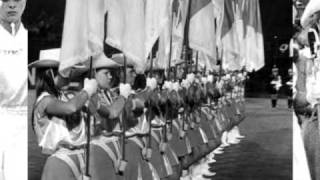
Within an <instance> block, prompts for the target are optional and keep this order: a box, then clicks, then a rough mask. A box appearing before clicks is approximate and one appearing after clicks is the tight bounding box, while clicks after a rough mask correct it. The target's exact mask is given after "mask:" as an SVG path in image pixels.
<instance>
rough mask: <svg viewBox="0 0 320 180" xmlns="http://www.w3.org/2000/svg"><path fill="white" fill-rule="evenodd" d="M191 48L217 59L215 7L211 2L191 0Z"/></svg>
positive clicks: (207, 0)
mask: <svg viewBox="0 0 320 180" xmlns="http://www.w3.org/2000/svg"><path fill="white" fill-rule="evenodd" d="M190 3H191V7H190V24H189V46H190V48H192V49H194V50H197V51H200V52H203V53H205V54H207V55H208V56H210V57H211V58H215V57H216V39H215V38H216V37H215V33H214V32H215V22H214V6H213V3H212V2H211V0H191V1H190Z"/></svg>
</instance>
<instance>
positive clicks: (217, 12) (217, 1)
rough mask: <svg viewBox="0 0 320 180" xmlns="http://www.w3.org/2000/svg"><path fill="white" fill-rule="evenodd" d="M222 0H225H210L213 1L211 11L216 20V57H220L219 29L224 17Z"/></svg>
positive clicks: (220, 29)
mask: <svg viewBox="0 0 320 180" xmlns="http://www.w3.org/2000/svg"><path fill="white" fill-rule="evenodd" d="M224 1H225V0H212V3H213V7H214V9H213V13H214V18H215V22H216V31H215V34H216V46H217V53H218V56H217V57H218V58H219V59H221V58H222V42H221V33H222V32H221V31H222V25H223V18H224Z"/></svg>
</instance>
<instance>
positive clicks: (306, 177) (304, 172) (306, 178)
mask: <svg viewBox="0 0 320 180" xmlns="http://www.w3.org/2000/svg"><path fill="white" fill-rule="evenodd" d="M292 116H293V118H292V120H293V122H292V126H293V128H292V130H293V135H292V136H293V141H292V142H293V144H292V146H293V154H292V155H293V157H292V165H293V167H292V168H293V169H292V173H293V180H311V177H310V171H309V166H308V161H307V156H306V151H305V148H304V144H303V140H302V136H301V128H300V126H299V124H298V119H297V117H296V116H295V114H294V113H292Z"/></svg>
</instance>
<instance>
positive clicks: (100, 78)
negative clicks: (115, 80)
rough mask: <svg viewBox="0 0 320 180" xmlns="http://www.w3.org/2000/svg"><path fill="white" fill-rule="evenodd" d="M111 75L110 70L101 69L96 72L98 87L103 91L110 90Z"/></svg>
mask: <svg viewBox="0 0 320 180" xmlns="http://www.w3.org/2000/svg"><path fill="white" fill-rule="evenodd" d="M111 79H112V76H111V73H110V71H109V70H108V69H101V70H99V71H97V72H96V80H97V82H98V85H99V87H100V88H102V89H110V88H111V86H110V84H111Z"/></svg>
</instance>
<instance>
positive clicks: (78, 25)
mask: <svg viewBox="0 0 320 180" xmlns="http://www.w3.org/2000/svg"><path fill="white" fill-rule="evenodd" d="M79 19H81V21H79ZM88 39H89V33H88V1H87V0H77V1H73V0H67V1H66V9H65V17H64V24H63V34H62V44H61V51H60V66H59V71H60V72H61V74H62V75H64V76H68V74H69V72H68V68H69V67H71V66H73V65H75V64H77V63H79V62H84V61H86V60H87V59H88V58H89V57H90V56H91V55H92V53H93V52H91V51H90V49H89V44H88Z"/></svg>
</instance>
